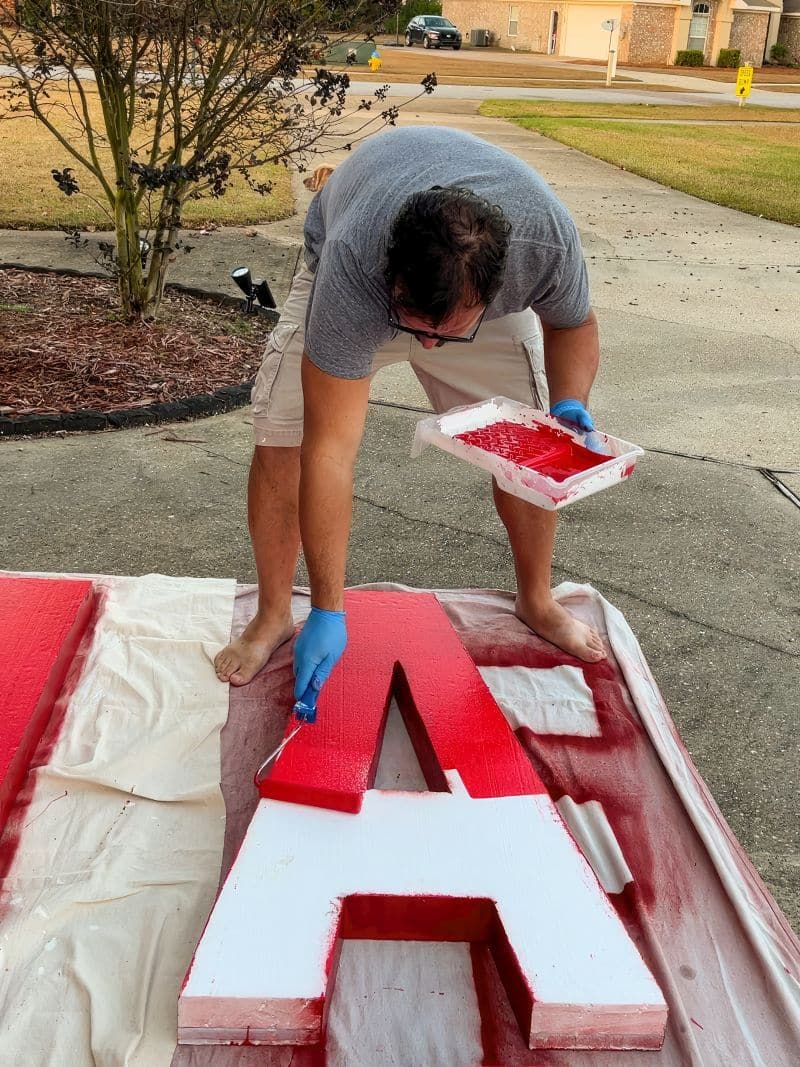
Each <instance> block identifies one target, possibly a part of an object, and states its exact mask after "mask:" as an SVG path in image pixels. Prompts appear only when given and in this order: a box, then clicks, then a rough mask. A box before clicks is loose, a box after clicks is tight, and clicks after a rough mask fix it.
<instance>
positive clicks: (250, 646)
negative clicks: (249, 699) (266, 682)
mask: <svg viewBox="0 0 800 1067" xmlns="http://www.w3.org/2000/svg"><path fill="white" fill-rule="evenodd" d="M293 633H294V624H293V622H292V619H291V616H288V617H287V618H284V619H280V620H278V621H275V620H274V619H266V620H263V621H262V619H261V618H260V617H259V616H258V615H256V617H255V618H254V619H251V620H250V622H249V623H248V624H247V626H246V627H245V629H244V633H243V634H242V635H241V637H237V638H235V639H234V640H233V641H231V643H230V644H229V645H226V646H225V648H223V650H222V651H221V652H219V653H218V654H217V656H216V658H215V660H214V670H215V671H216V672H217V678H219V680H220V681H221V682H230V683H231V685H247V683H248V682H252V680H253V678H255V676H256V675H257V674H258V672H259V671H260V670H261V668H262V667H263V666H264V664H265V663H266V662H267V660H268V659H269V658H270V656H271V655H272V653H273V652H274V651H275V649H276V648H277V647H278V646H279V645H282V644H283V642H284V641H288V640H289V638H290V637H291V636H292V634H293Z"/></svg>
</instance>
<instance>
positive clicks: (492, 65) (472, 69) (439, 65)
mask: <svg viewBox="0 0 800 1067" xmlns="http://www.w3.org/2000/svg"><path fill="white" fill-rule="evenodd" d="M378 51H379V52H380V56H381V69H380V71H379V72H378V73H377V74H375V75H373V74H371V73H370V71H369V70H368V69H367V68H366V67H360V66H359V67H353V68H350V71H351V76H352V77H353V78H354V79H355V80H358V81H363V80H369V81H373V80H374V81H378V82H380V81H393V82H414V81H416V82H419V81H420V80H421V79H422V78H423V77H424V76H425V75H426V74H428V73H430V72H431V71H434V72H435V73H436V77H437V78H438V79H439V81H440V82H441V83H442V84H443V85H509V86H518V87H519V88H527V87H528V86H533V87H535V86H537V85H545V84H546V85H548V86H551V87H555V86H559V87H561V86H566V87H567V88H573V87H575V86H578V85H584V86H585V85H587V84H593V83H597V84H603V83H604V82H605V75H604V74H599V73H598V72H597V71H593V70H584V69H583V68H582V67H577V66H576V67H574V68H573V67H571V68H569V69H566V68H564V67H555V66H553V65H552V64H551V63H540V62H537V59H536V57H535V56H533V55H531V56H528V57H525V58H522V57H520V58H516V57H515V58H513V59H508V60H500V59H498V60H494V61H493V60H491V59H483V58H480V59H478V58H477V57H474V56H470V55H469V53H468V52H467V54H465V53H463V52H459V53H457V54H456V55H454V54H453V52H452V51H451V50H450V49H444V48H442V49H439V50H437V49H435V48H434V49H431V50H430V51H426V50H425V49H423V48H419V47H414V48H394V47H386V46H383V45H379V46H378ZM618 80H630V79H624V78H623V79H618Z"/></svg>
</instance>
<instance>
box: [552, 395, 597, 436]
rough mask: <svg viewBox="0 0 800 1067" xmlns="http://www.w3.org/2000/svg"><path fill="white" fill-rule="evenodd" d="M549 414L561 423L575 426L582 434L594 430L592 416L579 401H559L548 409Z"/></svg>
mask: <svg viewBox="0 0 800 1067" xmlns="http://www.w3.org/2000/svg"><path fill="white" fill-rule="evenodd" d="M550 414H551V415H554V416H555V417H556V418H557V419H560V420H561V422H569V423H571V424H572V425H573V426H577V427H578V429H579V430H580V431H581V432H582V433H591V431H592V430H593V429H594V423H593V422H592V416H591V415H590V414H589V412H588V411H587V410H586V408H585V407H584V406H583V404H582V403H581V402H580V400H573V399H569V400H559V402H558V403H557V404H553V406H552V407H551V408H550Z"/></svg>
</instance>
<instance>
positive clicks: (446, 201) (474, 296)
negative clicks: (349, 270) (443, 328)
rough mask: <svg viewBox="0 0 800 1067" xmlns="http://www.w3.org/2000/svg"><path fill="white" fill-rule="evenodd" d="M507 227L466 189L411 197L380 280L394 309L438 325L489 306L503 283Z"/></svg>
mask: <svg viewBox="0 0 800 1067" xmlns="http://www.w3.org/2000/svg"><path fill="white" fill-rule="evenodd" d="M510 234H511V225H510V223H509V222H508V220H507V219H506V217H505V215H504V214H503V212H502V210H501V209H500V208H499V207H497V206H496V205H495V204H490V203H489V201H488V200H484V199H483V197H480V196H476V194H475V193H473V192H471V191H470V190H469V189H462V188H460V187H458V186H449V187H446V188H443V187H442V186H440V185H435V186H433V188H432V189H426V190H425V191H423V192H420V193H414V194H413V195H412V196H410V197H409V198H408V200H406V202H405V203H404V204H403V206H402V207H401V208H400V211H399V212H398V214H397V216H396V218H395V220H394V222H393V223H392V228H391V230H390V232H389V244H388V248H387V262H386V271H385V277H386V282H387V284H388V286H389V292H390V294H391V297H392V300H393V302H394V304H395V305H397V306H398V307H401V308H405V309H406V310H408V311H415V312H416V313H417V314H419V315H421V316H422V317H423V318H426V319H430V321H431V322H432V323H434V324H438V323H440V322H442V321H443V320H444V319H446V318H447V317H448V316H449V315H450V314H451V313H452V312H453V311H455V310H456V308H458V307H463V306H464V305H466V306H467V307H475V306H478V305H480V304H488V303H490V302H491V300H492V299H493V297H494V296H495V295H496V294H497V292H498V290H499V288H500V286H501V285H502V282H503V272H504V270H505V263H506V256H507V254H508V242H509V237H510Z"/></svg>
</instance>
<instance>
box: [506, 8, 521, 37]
mask: <svg viewBox="0 0 800 1067" xmlns="http://www.w3.org/2000/svg"><path fill="white" fill-rule="evenodd" d="M518 32H519V8H518V7H517V6H516V5H515V4H510V5H509V8H508V36H509V37H516V36H517V33H518Z"/></svg>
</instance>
